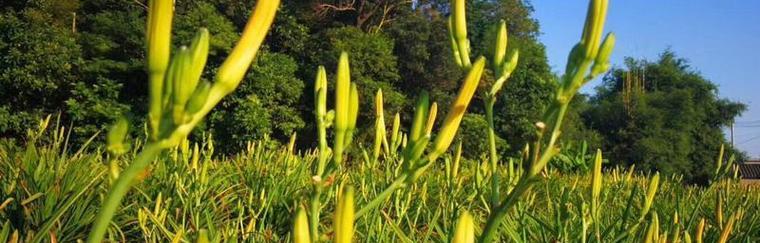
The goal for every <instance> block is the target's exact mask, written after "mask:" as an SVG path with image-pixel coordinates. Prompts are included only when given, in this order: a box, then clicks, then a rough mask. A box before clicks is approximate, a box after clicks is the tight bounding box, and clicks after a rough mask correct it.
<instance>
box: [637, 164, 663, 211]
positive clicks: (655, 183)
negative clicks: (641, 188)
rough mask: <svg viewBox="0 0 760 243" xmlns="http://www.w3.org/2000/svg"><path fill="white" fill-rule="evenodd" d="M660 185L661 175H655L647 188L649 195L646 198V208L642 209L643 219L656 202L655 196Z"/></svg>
mask: <svg viewBox="0 0 760 243" xmlns="http://www.w3.org/2000/svg"><path fill="white" fill-rule="evenodd" d="M659 184H660V173H656V174H654V176H653V177H652V179H651V181H649V187H647V195H646V198H644V207H642V208H641V217H642V218H643V217H644V216H646V214H647V213H649V209H650V208H651V207H652V203H653V202H654V196H655V195H656V194H657V187H658V186H659Z"/></svg>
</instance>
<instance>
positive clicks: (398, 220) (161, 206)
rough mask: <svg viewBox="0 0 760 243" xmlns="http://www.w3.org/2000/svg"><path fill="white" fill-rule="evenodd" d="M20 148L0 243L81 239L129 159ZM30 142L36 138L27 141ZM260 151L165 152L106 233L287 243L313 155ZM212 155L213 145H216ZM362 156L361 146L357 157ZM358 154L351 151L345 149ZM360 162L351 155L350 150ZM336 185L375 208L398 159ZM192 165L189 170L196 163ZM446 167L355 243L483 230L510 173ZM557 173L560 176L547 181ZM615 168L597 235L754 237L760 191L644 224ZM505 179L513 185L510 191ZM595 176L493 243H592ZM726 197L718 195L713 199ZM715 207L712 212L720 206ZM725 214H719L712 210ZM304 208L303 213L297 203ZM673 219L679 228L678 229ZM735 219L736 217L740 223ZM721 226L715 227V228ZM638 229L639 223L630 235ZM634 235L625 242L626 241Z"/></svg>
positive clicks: (556, 190) (51, 140)
mask: <svg viewBox="0 0 760 243" xmlns="http://www.w3.org/2000/svg"><path fill="white" fill-rule="evenodd" d="M41 131H44V132H43V133H44V134H43V133H40V134H33V135H32V136H30V139H29V142H28V143H27V145H26V146H25V147H17V146H14V145H11V144H8V143H4V144H3V145H2V147H0V188H2V192H1V193H0V201H1V202H0V203H2V202H7V203H2V206H1V207H0V224H4V228H3V229H0V241H5V239H8V238H3V237H12V234H13V232H14V231H17V234H18V236H19V237H20V239H22V240H24V241H25V242H32V241H35V240H40V241H45V242H48V241H51V240H52V239H55V240H57V241H58V242H73V241H76V240H84V239H85V238H86V236H87V234H88V233H89V231H90V227H91V224H92V222H93V221H94V218H95V215H96V212H97V209H98V207H99V205H100V204H101V201H102V200H103V197H104V196H105V195H106V193H107V190H108V188H109V186H110V183H111V182H112V176H110V172H109V171H110V169H109V164H110V163H111V162H118V163H120V164H121V166H120V167H124V166H125V165H124V163H128V162H127V161H131V160H132V158H133V157H134V156H135V153H136V152H134V151H138V150H140V149H141V148H140V145H137V146H134V148H133V152H130V153H127V154H126V155H124V156H122V157H120V158H109V156H108V155H106V154H105V153H100V152H92V151H101V150H102V149H100V148H97V147H89V148H87V151H90V152H78V149H79V148H71V147H69V146H67V145H66V134H67V132H66V131H65V129H48V130H45V129H42V130H41ZM35 137H38V138H37V139H35ZM269 144H270V143H269V142H268V141H266V140H264V141H259V142H252V143H251V144H250V145H249V146H248V149H246V150H245V151H241V152H240V153H239V154H237V155H235V156H230V157H225V156H219V155H214V152H213V146H214V145H213V144H212V143H211V141H209V140H205V141H203V142H201V143H199V144H197V146H198V149H197V150H194V149H193V148H194V147H195V146H196V144H193V145H184V146H180V147H179V148H178V149H173V150H169V151H167V152H164V153H162V154H161V155H160V156H159V158H158V159H157V160H156V161H154V162H152V163H151V165H150V167H149V169H148V171H146V172H145V174H143V175H142V176H141V178H144V179H143V180H142V181H139V182H135V186H134V189H133V190H131V191H130V192H129V193H128V194H127V196H126V198H125V199H124V201H123V205H122V207H121V208H120V209H119V210H118V211H117V213H116V215H115V217H114V221H113V223H112V224H111V226H110V227H109V235H108V236H107V237H110V238H111V239H113V240H117V241H130V242H131V241H151V242H157V241H161V242H165V241H172V240H178V241H179V242H185V241H190V242H194V241H195V240H196V238H197V237H198V236H199V232H200V230H206V231H207V232H208V234H209V236H210V238H211V239H212V240H213V239H216V240H221V241H223V242H228V241H232V240H238V241H243V242H280V241H289V240H290V229H291V221H292V219H291V218H292V216H293V215H295V212H296V210H297V209H298V207H299V206H301V205H300V204H302V203H305V202H307V199H308V197H309V194H310V190H311V180H312V178H311V168H312V164H313V163H316V161H317V154H316V153H315V151H311V150H310V151H297V152H295V151H288V148H287V146H283V147H282V148H271V147H272V146H269ZM217 146H218V145H217ZM354 149H355V150H358V149H359V148H354ZM354 152H359V151H354ZM351 154H358V153H351ZM347 159H348V161H347V162H346V165H347V167H346V171H345V172H344V173H341V174H340V175H341V176H342V177H339V178H332V180H333V183H345V184H351V185H353V186H354V187H355V188H356V196H355V197H356V204H357V207H359V206H361V205H364V204H366V203H367V202H368V201H369V200H372V199H374V198H375V197H376V196H377V194H379V193H380V192H381V191H382V190H383V189H385V188H386V187H387V186H388V184H389V183H391V182H392V181H393V180H394V178H395V177H396V175H397V174H398V173H400V169H399V168H400V166H399V162H398V160H397V159H396V158H395V157H389V158H385V159H380V160H379V161H377V162H372V161H368V160H365V159H363V158H362V157H352V156H349V157H348V158H347ZM194 161H197V162H194ZM447 164H449V166H448V168H451V164H452V163H451V158H450V157H449V156H444V159H443V160H439V163H436V164H434V165H433V167H431V168H430V169H429V170H428V172H427V173H426V174H425V175H423V176H422V177H420V178H419V179H418V181H417V182H416V183H414V184H413V185H412V186H408V187H404V188H402V189H400V190H398V191H395V192H394V193H393V194H392V195H391V196H390V197H389V199H388V200H386V201H384V202H383V203H382V204H381V205H380V206H379V208H378V209H377V210H375V211H372V212H370V213H367V214H365V215H363V216H361V217H359V218H357V219H356V222H355V228H356V232H355V235H354V239H355V240H356V241H358V242H448V241H449V238H450V237H451V235H452V232H453V227H454V224H455V223H456V215H459V211H460V210H464V209H466V210H468V211H469V212H471V213H472V214H473V217H474V220H475V227H476V232H480V230H482V227H483V225H484V223H485V219H486V218H487V217H488V214H489V213H490V210H491V209H490V206H489V205H490V204H489V196H490V191H489V190H490V188H491V184H490V183H491V182H490V178H491V176H492V175H493V173H498V174H499V175H500V177H501V178H504V180H502V181H503V183H502V185H500V187H501V188H502V190H505V192H509V191H508V190H509V189H510V188H511V186H512V185H511V184H509V183H508V181H510V180H509V178H513V177H512V176H510V173H509V172H508V171H507V166H501V167H499V169H498V170H496V171H493V170H491V169H490V168H488V167H487V166H488V164H489V162H488V161H474V160H466V159H463V160H462V161H461V162H460V166H461V168H460V169H459V173H458V174H457V176H456V177H455V178H450V176H447V175H449V174H451V173H447V172H449V171H450V170H447V166H446V165H447ZM549 171H556V170H549ZM627 174H628V171H627V170H622V169H612V170H610V171H606V172H605V173H604V180H603V181H604V183H603V187H602V191H601V194H600V198H599V200H600V205H601V206H600V210H599V211H600V212H601V213H600V216H599V218H598V222H599V226H600V233H601V238H602V239H603V240H604V241H607V242H610V241H612V240H614V239H615V238H620V239H621V241H623V242H634V241H640V239H641V238H643V237H644V235H645V234H646V232H647V230H648V228H649V225H650V223H651V222H652V220H651V219H652V217H653V215H654V214H656V215H657V217H658V222H659V224H658V226H659V233H660V235H667V236H668V239H671V240H672V239H673V237H674V236H675V234H674V232H678V235H679V238H680V239H682V240H683V239H684V238H685V237H686V233H687V232H688V234H689V235H690V236H689V237H690V238H691V239H692V240H694V239H695V238H696V235H695V232H696V228H697V225H698V224H699V221H700V220H701V219H703V218H704V219H705V220H706V225H707V226H706V228H705V230H704V231H705V235H704V242H714V241H717V240H718V238H719V237H720V235H721V232H723V229H724V228H726V227H727V225H728V224H729V221H732V218H734V219H733V220H735V222H734V223H733V228H732V229H731V233H730V235H729V240H730V241H732V242H756V241H758V240H760V226H758V222H757V221H758V219H759V218H760V214H758V213H757V212H758V210H759V209H760V208H758V207H760V193H758V190H757V189H755V188H747V187H743V186H741V185H740V184H738V183H737V182H736V181H733V180H729V179H725V180H722V181H721V182H717V183H714V184H713V185H711V186H709V187H697V186H685V185H683V184H682V183H681V182H680V181H679V180H678V178H662V180H661V183H660V186H659V190H658V191H657V194H656V196H655V198H654V200H653V204H652V209H651V210H650V214H648V215H645V217H644V219H643V220H642V221H641V224H637V223H638V222H639V218H640V217H639V212H640V209H641V207H642V205H643V204H644V200H645V199H644V198H645V194H646V192H647V190H648V186H649V181H650V179H651V177H650V176H648V175H641V174H634V175H633V176H632V177H630V179H629V178H627ZM512 181H514V180H512ZM590 182H591V177H590V175H583V174H561V173H559V172H547V173H544V176H542V177H541V178H539V179H538V182H537V183H536V184H535V186H534V187H533V190H531V191H529V192H527V193H525V194H524V197H522V198H521V199H520V200H519V202H518V203H517V204H516V205H515V207H513V208H512V209H510V211H509V213H508V215H507V217H506V220H505V221H504V222H503V227H502V229H501V230H500V231H499V232H500V233H499V237H500V239H502V240H504V241H512V242H550V241H554V240H559V241H562V242H577V241H581V240H583V239H586V240H590V239H593V238H594V237H595V236H594V233H593V230H592V229H593V228H592V227H589V226H590V225H591V221H592V217H591V215H590V213H589V210H590V202H591V199H590V195H591V194H590ZM337 188H338V187H337V186H330V187H325V192H324V195H325V196H326V197H327V198H332V199H330V200H325V201H324V202H323V203H324V204H323V205H322V206H323V207H324V208H322V209H321V212H322V214H321V218H320V224H319V227H320V231H319V232H322V234H321V239H322V240H330V239H332V238H331V237H332V227H331V225H332V223H331V222H332V213H331V212H333V211H334V205H335V200H334V198H335V194H336V191H335V190H337ZM719 195H721V196H719ZM719 198H720V200H721V202H720V203H718V200H719ZM719 204H720V208H721V211H720V215H719V213H718V211H717V209H716V208H717V207H718V205H719ZM303 206H306V205H305V204H304V205H303ZM676 215H678V216H677V217H678V223H673V222H674V221H675V220H676V219H675V217H676ZM737 215H738V216H737ZM720 218H722V220H719V219H720ZM637 225H638V226H637ZM627 231H632V232H631V233H632V234H631V235H630V236H628V237H623V238H621V237H622V236H625V232H627Z"/></svg>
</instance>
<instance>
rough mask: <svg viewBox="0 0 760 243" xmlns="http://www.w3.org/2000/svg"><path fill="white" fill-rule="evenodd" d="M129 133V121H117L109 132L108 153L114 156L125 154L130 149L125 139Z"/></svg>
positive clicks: (107, 139)
mask: <svg viewBox="0 0 760 243" xmlns="http://www.w3.org/2000/svg"><path fill="white" fill-rule="evenodd" d="M127 132H129V121H127V118H124V117H120V118H119V119H118V120H116V123H114V124H113V126H111V129H109V130H108V136H107V137H106V141H107V144H108V147H107V149H108V151H109V152H111V153H113V154H117V155H118V154H124V153H126V152H127V150H128V149H129V146H128V145H127V144H125V143H124V139H125V138H126V137H127Z"/></svg>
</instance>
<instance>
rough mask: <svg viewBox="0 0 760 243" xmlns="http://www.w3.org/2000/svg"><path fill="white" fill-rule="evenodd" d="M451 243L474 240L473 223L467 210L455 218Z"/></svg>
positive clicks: (463, 242)
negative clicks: (455, 223) (455, 222)
mask: <svg viewBox="0 0 760 243" xmlns="http://www.w3.org/2000/svg"><path fill="white" fill-rule="evenodd" d="M451 242H452V243H474V242H475V223H474V222H473V220H472V215H470V213H469V212H467V211H464V212H462V213H461V214H460V215H459V219H458V220H457V226H456V229H455V230H454V238H452V240H451Z"/></svg>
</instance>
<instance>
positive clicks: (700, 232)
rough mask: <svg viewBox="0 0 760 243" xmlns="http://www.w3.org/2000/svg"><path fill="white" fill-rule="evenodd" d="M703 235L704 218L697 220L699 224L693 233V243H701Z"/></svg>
mask: <svg viewBox="0 0 760 243" xmlns="http://www.w3.org/2000/svg"><path fill="white" fill-rule="evenodd" d="M704 233H705V218H702V219H701V220H699V224H698V225H697V231H696V232H694V242H696V243H702V237H703V236H704Z"/></svg>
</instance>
